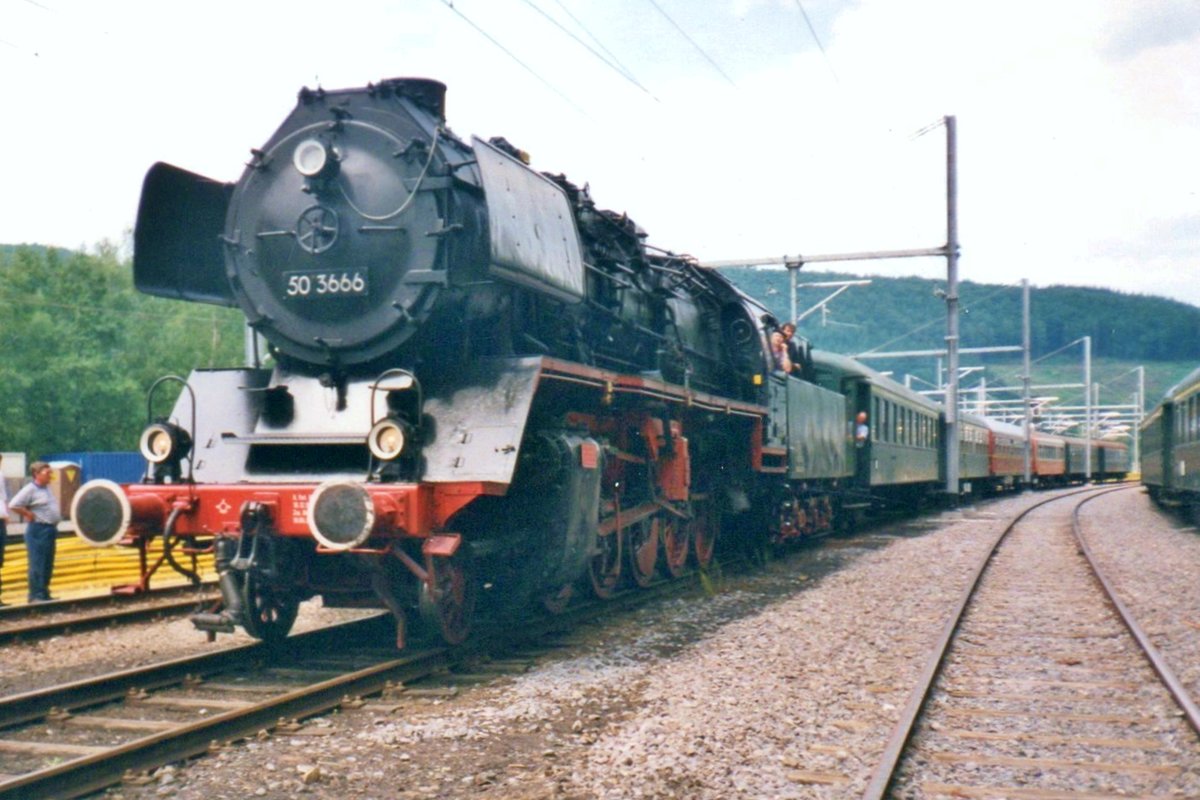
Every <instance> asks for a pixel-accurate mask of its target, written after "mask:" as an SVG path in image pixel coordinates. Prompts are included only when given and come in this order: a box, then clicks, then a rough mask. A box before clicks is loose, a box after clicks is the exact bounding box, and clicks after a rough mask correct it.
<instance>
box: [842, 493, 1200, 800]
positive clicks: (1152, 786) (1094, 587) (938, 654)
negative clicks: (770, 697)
mask: <svg viewBox="0 0 1200 800" xmlns="http://www.w3.org/2000/svg"><path fill="white" fill-rule="evenodd" d="M1121 488H1127V487H1121ZM1120 490H1121V489H1103V490H1099V491H1096V490H1090V491H1085V492H1084V493H1083V494H1085V495H1086V496H1085V497H1083V498H1082V499H1080V498H1079V497H1078V496H1077V495H1078V493H1076V494H1075V495H1066V496H1060V497H1058V498H1051V499H1048V500H1046V501H1043V502H1041V503H1038V504H1036V505H1035V506H1032V507H1031V508H1029V509H1027V510H1026V511H1025V512H1024V513H1023V514H1022V515H1021V516H1020V517H1018V518H1017V519H1016V520H1014V522H1013V523H1012V524H1010V525H1009V527H1008V528H1007V529H1006V530H1005V531H1004V532H1003V533H1002V534H1001V535H1000V537H999V538H998V539H997V541H996V544H995V545H994V547H993V548H992V550H991V552H990V553H989V555H988V557H987V558H985V559H984V561H983V563H981V564H980V566H979V570H978V572H977V574H976V578H975V580H974V581H973V583H972V586H971V587H970V588H969V589H968V590H967V591H966V592H964V594H963V595H962V597H961V599H960V604H959V612H958V614H956V615H955V618H954V619H952V620H951V622H950V623H948V624H947V627H946V629H945V631H944V632H943V636H942V637H941V640H940V641H939V643H938V646H937V647H936V648H935V652H934V654H933V655H932V656H931V657H930V659H929V662H928V663H927V665H926V668H925V670H924V672H923V674H922V680H921V681H920V682H919V685H918V686H917V688H916V689H915V690H914V691H913V693H912V695H911V696H910V700H909V702H908V704H907V706H906V708H905V709H904V711H903V712H902V718H901V720H900V722H899V724H898V725H897V726H896V728H895V730H894V732H893V734H892V737H891V738H890V740H889V742H888V745H887V747H886V748H885V751H884V755H883V757H882V758H881V759H880V761H879V766H878V767H877V769H876V770H875V772H874V774H873V776H872V779H871V781H870V783H869V784H868V786H867V789H866V790H865V792H864V793H863V797H864V798H883V797H885V796H888V797H959V798H961V797H974V798H1030V799H1031V800H1054V799H1055V798H1064V799H1065V798H1073V799H1078V798H1116V797H1129V796H1137V797H1160V796H1161V797H1178V796H1184V795H1183V794H1180V791H1181V781H1183V780H1184V779H1186V777H1187V776H1186V775H1185V773H1184V769H1183V767H1181V766H1180V765H1181V764H1187V763H1195V762H1196V759H1197V757H1198V756H1200V738H1198V734H1200V712H1197V710H1196V706H1195V704H1194V702H1193V701H1192V699H1191V698H1190V697H1189V696H1188V694H1187V692H1186V691H1185V690H1184V689H1183V687H1182V686H1181V685H1180V684H1179V682H1178V681H1177V680H1176V679H1175V677H1174V675H1173V674H1172V672H1171V670H1170V668H1169V667H1168V666H1167V664H1166V663H1165V662H1164V660H1163V659H1162V658H1161V656H1160V655H1159V654H1158V653H1157V651H1156V650H1155V649H1154V648H1153V646H1152V645H1151V644H1150V641H1149V638H1148V637H1147V636H1146V634H1145V633H1144V632H1143V631H1142V630H1141V628H1140V627H1139V626H1138V624H1137V621H1136V620H1134V619H1133V618H1132V616H1131V615H1129V613H1128V611H1127V610H1126V609H1125V606H1124V605H1123V604H1122V603H1121V602H1120V600H1119V599H1117V598H1116V597H1115V594H1114V592H1113V587H1112V585H1111V583H1110V582H1109V581H1108V580H1107V579H1106V578H1104V577H1103V576H1102V574H1101V572H1100V570H1099V567H1098V566H1097V565H1096V564H1095V563H1094V561H1093V560H1092V559H1091V556H1090V552H1089V549H1088V547H1087V545H1086V541H1085V540H1084V538H1083V536H1082V531H1081V529H1080V523H1079V509H1080V507H1081V506H1083V505H1084V504H1085V503H1087V502H1088V500H1090V499H1092V498H1095V497H1098V496H1100V495H1102V494H1106V493H1108V492H1111V491H1120ZM1064 497H1075V500H1076V505H1075V506H1074V509H1073V511H1072V514H1071V517H1070V520H1067V519H1065V518H1062V517H1060V518H1059V519H1051V520H1045V519H1041V520H1040V521H1038V522H1036V523H1035V522H1033V521H1030V520H1028V519H1027V517H1028V515H1029V514H1030V513H1031V512H1033V511H1035V510H1037V509H1042V510H1041V511H1040V512H1039V514H1038V517H1039V518H1043V517H1045V516H1046V514H1047V512H1048V511H1053V510H1054V509H1045V508H1044V507H1045V506H1046V504H1047V503H1053V502H1055V501H1057V500H1062V499H1064Z"/></svg>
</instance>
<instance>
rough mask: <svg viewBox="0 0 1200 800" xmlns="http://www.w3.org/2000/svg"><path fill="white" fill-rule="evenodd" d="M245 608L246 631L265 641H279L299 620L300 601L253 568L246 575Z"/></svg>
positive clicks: (243, 582) (244, 581)
mask: <svg viewBox="0 0 1200 800" xmlns="http://www.w3.org/2000/svg"><path fill="white" fill-rule="evenodd" d="M242 610H243V620H242V621H243V626H244V627H245V628H246V633H248V634H250V635H251V636H253V637H254V638H255V639H261V640H263V641H264V642H279V641H282V640H283V639H284V638H285V637H286V636H287V635H288V631H290V630H291V629H292V625H293V624H294V623H295V622H296V613H297V612H298V611H299V610H300V601H299V599H297V598H296V597H295V596H294V595H292V594H290V593H288V592H283V591H280V590H279V589H278V588H277V587H274V586H272V585H271V584H270V583H268V582H267V581H264V580H263V579H262V578H261V577H260V576H259V575H258V573H256V572H253V571H251V572H247V573H245V574H244V576H243V578H242Z"/></svg>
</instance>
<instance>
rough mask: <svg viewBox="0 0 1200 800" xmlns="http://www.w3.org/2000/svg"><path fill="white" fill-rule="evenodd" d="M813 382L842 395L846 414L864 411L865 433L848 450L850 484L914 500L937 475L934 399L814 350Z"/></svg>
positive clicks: (937, 413) (938, 439)
mask: <svg viewBox="0 0 1200 800" xmlns="http://www.w3.org/2000/svg"><path fill="white" fill-rule="evenodd" d="M813 360H814V362H815V371H816V382H817V383H818V385H820V386H822V387H824V388H826V389H829V390H831V391H836V392H838V393H840V394H842V395H843V396H844V397H845V398H846V404H847V409H848V412H849V413H848V417H849V418H850V419H855V418H857V417H858V415H859V414H866V419H867V427H868V430H869V435H868V436H867V437H866V438H865V439H864V440H863V441H861V442H859V441H856V442H855V445H856V446H855V447H854V449H853V450H852V451H851V459H852V473H853V475H854V481H855V484H856V485H857V486H859V487H861V488H863V489H865V490H871V491H874V492H875V493H876V494H877V495H878V496H885V495H889V496H891V497H892V498H894V499H902V500H905V501H909V502H915V501H916V500H918V499H919V498H920V496H921V495H922V494H923V493H924V492H926V491H927V490H928V488H929V487H930V485H934V484H937V483H938V481H939V480H940V478H941V474H942V472H941V455H940V442H941V430H940V418H941V415H940V411H939V407H938V405H937V404H936V403H933V402H931V401H930V400H928V399H927V398H925V397H923V396H922V395H919V394H917V393H916V392H913V391H911V390H909V389H906V388H905V387H904V386H902V385H900V384H898V383H896V382H895V381H893V380H891V379H889V378H887V377H886V376H883V375H881V374H879V373H878V372H876V371H874V370H872V369H870V368H869V367H867V366H865V365H864V364H862V363H860V362H858V361H855V360H854V359H851V358H848V357H846V356H841V355H836V354H834V353H826V352H821V351H816V352H814V353H813Z"/></svg>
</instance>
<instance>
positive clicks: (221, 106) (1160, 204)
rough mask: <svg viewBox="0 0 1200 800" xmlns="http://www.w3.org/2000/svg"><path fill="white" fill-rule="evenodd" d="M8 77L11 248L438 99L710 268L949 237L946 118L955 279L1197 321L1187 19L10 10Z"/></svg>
mask: <svg viewBox="0 0 1200 800" xmlns="http://www.w3.org/2000/svg"><path fill="white" fill-rule="evenodd" d="M806 15H807V19H806ZM810 24H811V29H810ZM814 32H815V36H814ZM0 76H2V80H3V89H4V93H3V94H4V98H3V106H2V108H3V111H2V112H0V153H3V155H4V160H5V165H4V168H3V173H2V176H3V177H2V178H0V186H2V187H3V190H2V191H0V197H3V205H2V208H0V243H20V242H31V243H40V244H52V245H58V246H63V247H81V246H82V247H91V246H93V245H95V244H96V243H97V242H99V241H101V240H103V239H108V240H111V241H115V242H121V241H124V239H125V236H126V231H128V230H129V229H130V228H131V227H132V225H133V221H134V216H135V214H136V210H137V202H138V194H139V191H140V186H141V181H142V178H143V176H144V174H145V172H146V170H147V169H148V168H149V167H150V165H151V164H153V163H154V162H155V161H168V162H171V163H174V164H176V165H178V166H181V167H183V168H185V169H188V170H191V171H193V172H198V173H201V174H205V175H208V176H210V177H212V178H216V179H219V180H223V181H232V180H236V179H237V177H238V176H239V174H240V172H241V168H242V164H243V163H244V162H245V160H246V158H247V156H248V153H249V149H250V148H251V147H258V146H260V145H261V144H263V143H264V142H265V141H266V139H267V138H268V137H269V136H270V134H271V133H272V132H273V131H274V129H275V128H276V126H277V125H278V124H279V123H280V122H281V121H282V120H283V118H284V116H285V115H286V114H287V113H288V112H289V111H290V109H291V108H292V106H293V105H294V103H295V96H296V92H297V90H299V89H300V87H302V86H309V87H316V86H318V85H319V86H323V87H325V88H327V89H334V88H345V87H350V86H361V85H365V84H366V83H367V82H369V81H375V80H379V79H381V78H385V77H400V76H423V77H431V78H436V79H438V80H441V81H443V82H445V83H446V84H448V86H449V92H448V98H447V116H448V121H449V125H450V127H451V128H452V129H453V130H454V131H455V132H456V133H458V134H459V135H460V136H462V137H467V136H470V135H471V134H478V135H480V136H482V137H484V138H487V137H489V136H496V135H502V136H505V137H506V138H508V139H509V140H510V141H511V142H513V143H514V144H516V145H517V146H519V147H521V148H523V149H525V150H527V151H529V152H530V153H531V154H532V155H533V166H534V167H536V168H538V169H542V170H545V171H552V172H564V173H566V174H567V176H568V177H569V178H571V179H572V180H574V181H575V182H577V183H584V182H587V183H590V185H591V188H592V193H593V197H594V198H595V199H596V201H597V202H598V203H599V204H600V205H601V206H603V207H607V208H613V209H616V210H621V211H627V212H629V214H630V215H631V216H632V217H633V218H634V219H635V220H636V221H637V222H638V223H639V224H640V225H641V226H642V227H643V228H645V229H646V230H647V231H648V232H649V234H650V237H649V238H650V241H651V242H652V243H654V244H656V245H659V246H661V247H665V248H668V249H671V250H675V251H677V252H687V253H691V254H693V255H695V256H697V257H698V258H700V259H702V260H723V259H737V258H750V257H759V256H783V255H785V254H787V255H795V254H798V253H803V254H821V253H840V252H850V251H863V250H877V249H910V248H923V247H935V246H939V245H941V244H943V243H944V242H945V238H946V229H945V198H944V190H945V134H944V130H943V129H942V128H941V127H935V128H933V129H932V130H930V131H929V132H927V133H926V134H925V135H922V136H917V135H916V134H917V133H918V131H921V130H922V129H925V128H926V127H927V126H929V125H930V124H931V123H936V122H937V121H938V120H940V119H941V118H942V117H943V116H944V115H947V114H953V115H955V116H956V118H957V121H958V144H959V152H958V160H959V191H960V197H959V201H960V202H959V214H960V222H959V230H960V239H961V242H962V260H961V262H960V274H961V277H962V278H963V279H967V280H975V281H983V282H998V283H1010V282H1011V283H1015V282H1019V281H1020V279H1021V278H1029V279H1030V280H1031V281H1032V282H1033V283H1034V284H1035V285H1043V286H1044V285H1050V284H1078V285H1091V286H1101V287H1107V288H1112V289H1118V290H1122V291H1128V292H1142V293H1149V294H1157V295H1163V296H1167V297H1172V298H1175V299H1179V300H1184V301H1187V302H1190V303H1195V304H1200V281H1198V280H1196V267H1197V265H1198V260H1200V207H1198V202H1197V186H1198V185H1200V3H1198V2H1197V1H1196V0H1028V1H1026V0H1010V2H1006V3H996V2H984V1H983V0H799V1H798V0H703V2H701V0H453V3H450V2H449V1H448V0H393V1H392V2H357V1H356V0H339V2H336V3H330V2H320V3H318V2H307V0H303V1H295V0H290V1H289V2H252V1H250V0H238V1H237V2H233V1H232V0H230V1H227V0H208V1H207V2H204V3H199V4H197V3H187V4H183V3H174V2H170V1H169V0H157V2H150V1H149V0H147V1H146V2H134V0H91V1H90V2H88V1H86V0H0ZM845 269H847V270H848V271H861V272H872V273H876V274H884V275H910V274H917V275H922V276H924V277H931V278H936V277H939V276H944V274H945V264H944V260H942V259H921V260H911V261H889V262H870V263H867V262H862V263H858V264H854V265H848V266H846V267H845ZM781 286H782V284H781Z"/></svg>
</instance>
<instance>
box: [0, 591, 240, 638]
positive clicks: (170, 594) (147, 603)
mask: <svg viewBox="0 0 1200 800" xmlns="http://www.w3.org/2000/svg"><path fill="white" fill-rule="evenodd" d="M213 589H214V586H213V584H211V583H209V584H201V585H200V586H199V587H194V586H183V587H174V588H171V589H157V590H154V591H152V592H148V593H146V594H142V595H138V596H136V597H115V596H112V595H96V596H93V597H81V598H76V599H71V600H55V601H52V602H49V603H40V604H37V605H14V606H5V607H4V608H2V609H0V645H4V644H8V643H9V642H14V641H32V640H35V639H44V638H47V637H50V636H60V635H63V634H68V633H74V632H78V631H85V630H96V629H98V628H109V627H113V626H117V625H126V624H130V623H134V622H145V621H147V620H152V619H159V618H162V617H169V616H175V615H179V614H185V613H188V612H191V611H195V610H196V608H197V607H198V606H201V605H204V604H208V603H212V602H215V601H217V600H219V599H220V596H219V595H218V594H217V593H216V592H215V591H213Z"/></svg>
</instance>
